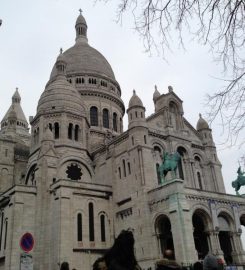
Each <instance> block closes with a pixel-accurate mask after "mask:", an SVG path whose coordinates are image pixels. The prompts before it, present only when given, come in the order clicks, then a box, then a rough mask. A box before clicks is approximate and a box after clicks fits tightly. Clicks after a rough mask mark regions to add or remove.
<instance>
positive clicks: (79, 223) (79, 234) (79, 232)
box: [77, 213, 83, 241]
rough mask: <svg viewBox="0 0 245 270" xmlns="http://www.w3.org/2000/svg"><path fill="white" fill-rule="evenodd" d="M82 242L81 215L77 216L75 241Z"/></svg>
mask: <svg viewBox="0 0 245 270" xmlns="http://www.w3.org/2000/svg"><path fill="white" fill-rule="evenodd" d="M82 240H83V230H82V214H81V213H79V214H78V215H77V241H82Z"/></svg>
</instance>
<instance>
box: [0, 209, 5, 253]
mask: <svg viewBox="0 0 245 270" xmlns="http://www.w3.org/2000/svg"><path fill="white" fill-rule="evenodd" d="M3 219H4V212H2V214H1V231H0V250H1V249H2V238H3Z"/></svg>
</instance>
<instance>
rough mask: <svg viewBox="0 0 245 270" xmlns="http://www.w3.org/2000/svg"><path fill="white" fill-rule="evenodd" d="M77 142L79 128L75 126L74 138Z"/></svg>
mask: <svg viewBox="0 0 245 270" xmlns="http://www.w3.org/2000/svg"><path fill="white" fill-rule="evenodd" d="M74 139H75V141H78V140H79V126H78V125H75V136H74Z"/></svg>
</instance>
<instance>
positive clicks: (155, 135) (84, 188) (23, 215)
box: [0, 14, 245, 270]
mask: <svg viewBox="0 0 245 270" xmlns="http://www.w3.org/2000/svg"><path fill="white" fill-rule="evenodd" d="M87 30H88V26H87V23H86V20H85V18H84V17H83V15H82V14H80V15H79V16H78V18H77V20H76V23H75V35H76V40H75V44H74V45H73V46H72V47H71V48H69V49H68V50H66V51H64V52H62V50H61V51H60V54H59V55H58V57H57V60H56V62H55V64H54V66H53V69H52V71H51V75H50V79H49V81H48V82H47V84H46V86H45V88H44V91H43V93H42V95H41V96H40V99H39V100H38V103H37V110H36V114H35V115H34V116H31V117H30V118H29V122H28V121H27V118H26V116H25V114H24V112H23V110H22V107H21V96H20V93H19V91H18V89H16V91H15V92H14V93H13V96H12V102H11V101H10V106H9V110H8V111H7V112H6V114H5V116H4V117H3V119H1V129H0V153H1V154H0V192H1V195H0V270H3V269H4V270H19V269H22V268H21V267H22V264H23V263H24V262H23V261H21V258H23V256H27V255H28V256H27V257H28V260H29V267H30V268H23V269H34V270H43V269H45V270H54V269H57V270H58V269H59V267H60V264H61V263H62V262H63V261H68V262H69V264H70V269H73V268H75V269H77V270H78V269H83V270H89V269H91V265H92V264H93V262H94V261H95V260H96V258H98V257H99V256H101V255H102V254H104V252H106V250H107V249H108V248H109V247H111V245H112V243H113V241H114V239H115V237H116V236H117V235H118V234H119V233H120V231H121V230H122V229H131V230H133V233H134V237H135V253H136V257H137V260H138V262H139V265H140V266H141V267H142V269H143V270H153V269H155V263H156V262H157V261H159V260H162V259H164V257H165V255H166V251H168V253H171V256H172V259H173V260H175V261H176V262H177V263H179V264H182V265H190V264H192V263H194V262H195V261H197V260H202V259H203V258H204V256H205V255H206V254H207V253H208V252H212V253H213V254H215V255H217V256H219V257H221V258H223V259H224V260H225V261H226V263H227V264H245V252H244V250H243V247H242V241H241V233H242V230H241V226H244V225H245V200H244V197H241V196H240V197H239V196H235V195H229V194H226V191H225V187H224V181H223V178H222V172H221V163H220V161H219V158H218V156H217V152H216V147H215V143H214V141H213V137H212V130H211V129H210V127H209V125H208V123H207V122H206V121H205V119H203V118H202V116H201V115H200V117H199V120H198V122H197V125H196V127H193V126H192V125H191V124H190V123H189V122H188V120H187V119H185V118H184V112H183V101H182V100H181V98H180V97H179V96H177V95H176V93H175V90H174V89H173V88H172V87H171V86H169V87H168V89H166V91H165V93H160V92H159V91H158V89H157V87H155V92H154V93H152V102H153V103H154V107H155V111H154V112H153V113H152V114H151V115H150V116H149V117H146V115H145V107H144V104H143V103H142V100H141V99H140V97H139V96H138V95H137V93H136V92H135V91H133V93H132V97H131V99H130V101H129V104H127V106H126V107H125V104H124V102H123V100H122V99H121V93H122V91H123V89H121V88H120V84H119V82H117V80H116V77H115V75H114V73H113V69H112V67H111V66H110V64H109V63H108V61H107V60H106V58H105V57H104V56H103V55H102V54H101V53H100V52H99V51H97V50H96V49H94V48H93V47H91V46H90V45H89V43H88V38H87ZM149 98H150V96H149ZM125 113H126V116H125ZM123 117H127V118H128V126H127V127H123ZM174 156H177V157H178V161H175V162H174ZM168 160H170V161H171V162H170V163H171V164H172V165H173V168H167V161H168ZM170 167H171V166H170ZM27 233H28V235H29V236H31V237H30V238H23V236H24V235H27ZM25 241H26V242H25ZM29 241H30V242H29Z"/></svg>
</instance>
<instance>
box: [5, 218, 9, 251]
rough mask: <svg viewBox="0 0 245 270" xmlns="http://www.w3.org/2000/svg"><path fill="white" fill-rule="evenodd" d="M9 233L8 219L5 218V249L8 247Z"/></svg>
mask: <svg viewBox="0 0 245 270" xmlns="http://www.w3.org/2000/svg"><path fill="white" fill-rule="evenodd" d="M7 235H8V219H6V220H5V236H4V249H6V245H7Z"/></svg>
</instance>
